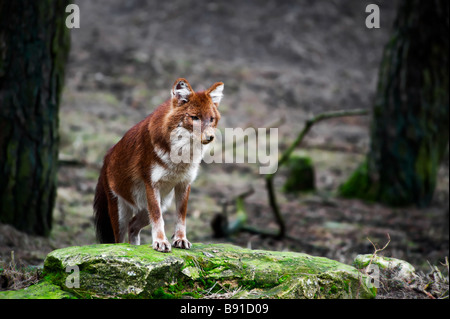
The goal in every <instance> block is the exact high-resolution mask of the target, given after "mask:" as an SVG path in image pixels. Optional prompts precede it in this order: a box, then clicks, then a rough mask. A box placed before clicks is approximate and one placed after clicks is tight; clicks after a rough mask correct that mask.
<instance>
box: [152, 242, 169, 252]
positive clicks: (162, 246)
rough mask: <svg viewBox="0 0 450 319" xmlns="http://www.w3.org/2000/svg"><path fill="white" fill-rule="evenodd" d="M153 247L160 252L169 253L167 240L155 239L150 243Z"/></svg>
mask: <svg viewBox="0 0 450 319" xmlns="http://www.w3.org/2000/svg"><path fill="white" fill-rule="evenodd" d="M152 247H153V249H154V250H156V251H160V252H162V253H170V251H171V250H172V247H171V246H170V243H169V242H168V241H167V240H155V241H153V245H152Z"/></svg>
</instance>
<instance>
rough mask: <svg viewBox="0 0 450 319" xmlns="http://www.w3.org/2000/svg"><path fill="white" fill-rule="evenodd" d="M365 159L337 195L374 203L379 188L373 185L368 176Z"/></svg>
mask: <svg viewBox="0 0 450 319" xmlns="http://www.w3.org/2000/svg"><path fill="white" fill-rule="evenodd" d="M367 165H368V164H367V159H366V160H364V162H362V163H361V164H360V165H359V166H358V168H357V169H356V170H355V171H354V172H353V174H352V175H351V176H350V178H349V179H348V180H347V182H345V183H344V184H342V185H341V186H340V187H339V190H338V194H339V195H340V196H342V197H345V198H359V199H363V200H366V201H375V200H376V199H377V198H378V193H379V192H378V188H379V186H378V185H377V184H375V183H373V182H372V181H371V180H370V178H369V174H368V166H367Z"/></svg>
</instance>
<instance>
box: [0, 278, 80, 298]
mask: <svg viewBox="0 0 450 319" xmlns="http://www.w3.org/2000/svg"><path fill="white" fill-rule="evenodd" d="M74 298H75V296H74V295H73V294H71V293H68V292H66V291H63V290H62V289H61V288H60V287H59V286H57V285H53V284H51V283H48V282H47V281H43V282H41V283H39V284H36V285H33V286H30V287H28V288H25V289H21V290H14V291H1V292H0V299H74Z"/></svg>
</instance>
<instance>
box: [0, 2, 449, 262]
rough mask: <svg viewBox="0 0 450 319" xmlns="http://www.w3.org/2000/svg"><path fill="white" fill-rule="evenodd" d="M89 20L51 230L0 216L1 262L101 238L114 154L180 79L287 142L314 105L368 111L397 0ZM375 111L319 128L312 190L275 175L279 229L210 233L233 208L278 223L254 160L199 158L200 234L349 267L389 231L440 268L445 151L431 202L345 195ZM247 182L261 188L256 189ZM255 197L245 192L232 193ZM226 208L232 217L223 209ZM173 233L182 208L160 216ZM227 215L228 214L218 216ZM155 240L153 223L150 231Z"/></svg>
mask: <svg viewBox="0 0 450 319" xmlns="http://www.w3.org/2000/svg"><path fill="white" fill-rule="evenodd" d="M75 3H77V4H78V5H79V7H80V10H81V27H80V28H79V29H73V30H71V49H70V54H69V58H68V64H67V66H66V70H65V79H66V80H65V86H64V89H63V91H62V100H61V104H60V109H59V132H60V148H59V169H58V173H57V197H56V203H55V208H54V211H53V227H52V230H51V232H50V234H49V236H48V237H40V236H35V235H30V234H26V233H23V232H20V231H18V230H16V229H15V228H13V227H12V226H10V225H6V224H0V258H1V260H2V261H4V262H7V261H8V260H9V259H10V256H11V251H14V254H15V258H16V259H20V260H21V261H22V262H24V263H25V264H30V265H39V264H42V263H43V259H44V258H45V256H46V254H47V253H49V252H50V251H51V250H53V249H56V248H60V247H66V246H71V245H87V244H93V243H96V239H95V233H94V228H93V217H92V213H93V210H92V203H93V197H94V189H95V186H96V183H97V178H98V174H99V171H100V167H101V165H102V160H103V156H104V155H105V153H106V151H107V150H108V149H109V148H110V147H111V146H112V145H114V144H115V143H116V142H117V141H118V140H119V139H120V138H121V137H122V136H123V134H124V133H125V132H126V131H127V130H128V129H129V128H131V127H132V126H133V125H134V124H136V123H137V122H139V121H140V120H142V119H143V118H144V117H145V116H147V115H148V114H149V113H150V112H152V110H154V109H155V108H156V107H157V106H158V105H159V104H160V103H162V102H163V101H165V100H166V99H168V98H169V91H170V88H171V85H172V83H173V81H174V80H175V79H176V78H178V77H185V78H187V79H188V80H189V82H190V83H191V85H192V86H193V88H194V90H201V89H205V88H207V87H209V86H210V85H211V84H213V83H214V82H217V81H223V82H224V83H225V92H224V93H225V97H224V99H223V101H222V104H221V106H220V111H221V114H222V120H221V122H220V123H219V128H220V129H221V130H222V131H223V130H224V128H226V127H230V128H234V127H242V128H246V127H250V126H251V127H267V126H275V127H278V128H279V138H280V140H279V142H280V143H279V146H280V154H281V151H283V150H285V149H286V148H287V146H288V145H290V144H291V143H292V141H293V140H294V139H295V138H296V136H297V134H298V133H299V132H300V131H301V130H302V128H303V127H304V124H305V121H306V120H308V119H309V118H310V117H311V116H312V115H316V114H319V113H322V112H325V111H335V110H342V109H345V110H354V109H363V110H368V111H369V112H370V111H371V110H372V107H373V106H374V99H375V93H376V87H377V80H378V71H379V68H380V62H381V58H382V55H383V49H384V47H385V45H386V44H387V43H388V41H389V39H390V36H391V35H392V25H393V22H394V19H395V16H396V10H397V3H398V2H397V1H387V0H385V1H360V0H346V1H312V0H301V1H274V0H264V1H238V0H228V1H208V2H202V3H201V4H200V3H199V2H195V1H187V0H172V1H144V0H108V1H91V0H78V1H76V2H75ZM369 3H376V4H378V5H379V6H380V10H381V21H380V23H381V28H379V29H368V28H366V25H365V20H366V17H367V15H368V13H366V12H365V8H366V6H367V5H368V4H369ZM370 123H371V115H370V114H369V115H368V116H353V117H342V118H336V119H330V120H327V121H323V122H321V123H319V124H317V125H315V126H314V127H313V128H312V129H311V131H310V132H309V133H308V135H307V136H306V137H305V140H304V141H303V143H302V144H301V147H299V148H297V149H296V150H295V153H294V154H295V155H297V156H300V157H306V158H309V161H310V162H311V163H312V165H313V167H314V184H315V189H314V190H312V191H308V192H297V193H294V194H292V193H285V192H283V191H282V190H283V186H284V185H285V183H286V180H287V178H288V177H289V176H290V175H292V174H291V173H290V172H289V171H288V170H287V169H286V168H282V169H281V170H280V172H279V174H278V175H277V178H276V179H275V180H274V185H275V188H276V192H277V196H278V203H279V207H280V211H281V214H282V215H283V218H284V221H285V224H286V236H285V237H284V238H282V239H276V238H273V236H264V235H261V234H255V233H252V232H249V231H239V232H236V233H234V234H232V235H230V236H228V237H227V238H215V237H217V235H219V234H217V229H216V233H215V232H214V231H213V227H212V226H211V223H212V221H213V220H214V221H216V222H217V220H218V217H217V216H221V214H223V213H224V210H226V212H227V217H228V220H229V221H230V223H232V222H233V221H235V220H236V219H238V218H239V214H238V212H239V211H241V210H242V209H245V211H246V213H247V224H248V225H251V226H252V227H255V228H263V229H266V230H274V231H276V230H277V227H278V226H277V222H276V220H275V219H274V216H273V214H272V212H271V208H270V206H269V203H268V196H267V191H266V188H265V179H264V176H261V175H259V174H258V166H257V165H254V164H208V165H205V164H202V168H201V170H200V173H199V175H198V178H197V180H196V181H195V182H194V184H193V187H192V191H191V196H190V200H189V205H188V219H187V225H188V226H187V231H188V238H189V240H190V241H191V242H192V243H195V242H203V243H213V242H229V243H233V244H237V245H240V246H243V247H251V248H252V249H270V250H289V251H297V252H304V253H308V254H313V255H320V256H324V257H328V258H332V259H335V260H338V261H341V262H344V263H351V262H352V261H353V259H354V258H355V256H356V255H357V254H365V253H373V251H374V247H373V246H372V244H371V243H370V241H369V240H368V238H369V239H370V240H371V241H372V242H374V243H377V244H378V245H379V247H382V246H384V244H385V243H386V242H387V240H388V239H387V238H388V237H387V234H389V236H390V238H391V241H390V243H389V245H388V247H387V248H386V249H385V250H384V251H383V253H382V254H383V255H385V256H392V257H395V258H400V259H404V260H406V261H408V262H410V263H412V264H413V265H414V266H415V267H416V268H418V269H428V268H429V266H428V262H430V263H431V264H433V265H438V264H439V263H440V262H443V261H444V258H445V257H446V256H448V251H449V167H448V152H447V155H446V156H445V159H444V162H443V163H442V165H440V167H439V172H438V175H437V186H436V190H435V192H434V196H433V199H432V201H431V204H430V205H428V207H424V208H418V207H416V206H415V205H409V206H407V207H401V208H392V207H389V206H387V205H383V204H379V203H369V202H364V201H362V200H358V199H343V198H340V197H339V196H337V190H338V188H339V186H340V185H342V184H343V183H344V182H345V181H347V180H348V179H349V177H350V176H351V175H352V173H353V172H354V171H355V169H357V167H358V166H359V165H360V164H361V163H362V162H363V160H364V158H365V154H367V152H368V151H369V145H370ZM250 189H253V190H254V191H253V192H251V193H248V191H249V190H250ZM243 193H248V194H246V195H248V196H246V197H245V199H244V200H243V201H238V203H239V204H238V205H236V198H238V197H239V195H240V194H243ZM221 218H223V215H222V217H221ZM164 219H165V222H166V231H167V234H168V236H169V235H170V234H171V233H172V229H173V227H174V221H175V220H174V219H175V214H174V205H172V207H171V209H169V211H168V212H167V213H166V214H165V216H164ZM219 220H220V218H219ZM142 243H145V244H148V245H150V244H151V231H150V229H149V228H146V229H144V230H143V232H142Z"/></svg>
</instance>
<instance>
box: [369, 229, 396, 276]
mask: <svg viewBox="0 0 450 319" xmlns="http://www.w3.org/2000/svg"><path fill="white" fill-rule="evenodd" d="M386 235H387V237H388V242H387V243H386V245H384V247H383V248H381V249H378V248H377V246H375V244H374V243H373V242H372V241H371V240H370V239H369V237H367V240H368V241H370V243H371V244H372V246H373V248H374V249H375V251H374V253H373V254H372V257H371V258H370V261H369V264H368V265H367V267H366V271H365V273H366V275H367V276H369V277H370V275H369V274H368V273H367V270H368V269H369V268H370V266H371V265H372V262H373V260H374V259H375V257H376V255H377V254H378V253H379V252H380V251H383V250H385V249H386V247H387V246H388V245H389V244H390V243H391V236H389V233H388V234H386ZM371 278H372V277H371Z"/></svg>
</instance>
